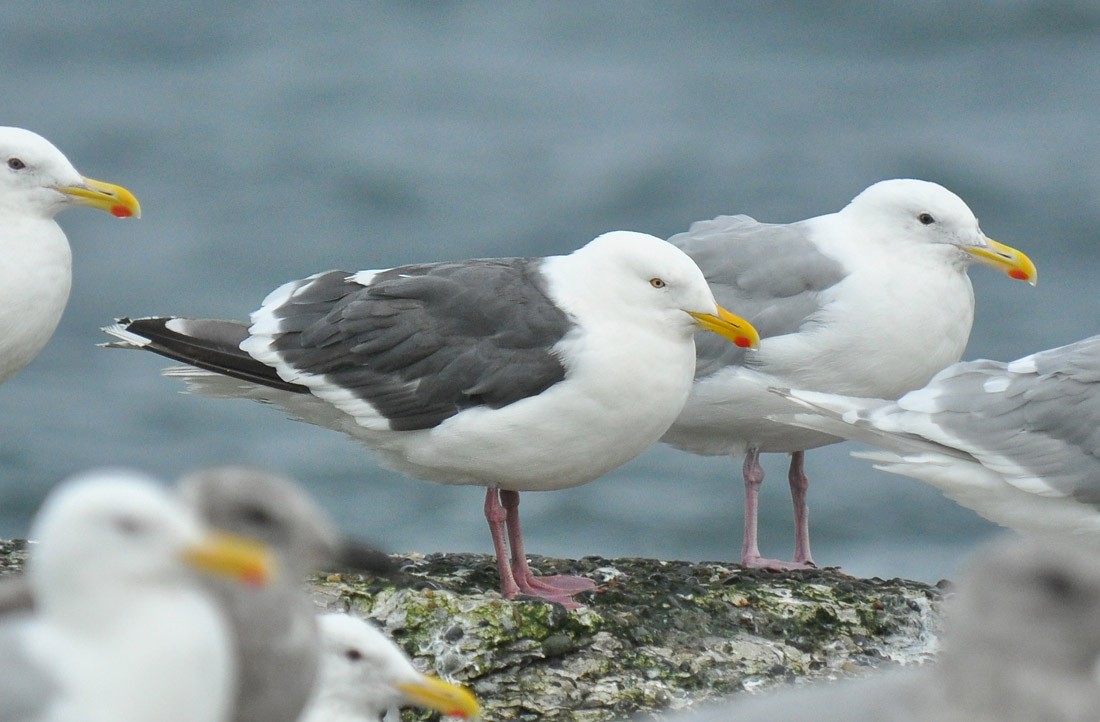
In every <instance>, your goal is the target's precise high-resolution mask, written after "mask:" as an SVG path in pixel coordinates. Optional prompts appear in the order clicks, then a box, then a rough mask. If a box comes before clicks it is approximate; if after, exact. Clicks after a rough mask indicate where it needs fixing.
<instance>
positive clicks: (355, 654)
mask: <svg viewBox="0 0 1100 722" xmlns="http://www.w3.org/2000/svg"><path fill="white" fill-rule="evenodd" d="M344 656H345V657H347V658H348V659H350V660H351V661H352V662H358V661H359V660H361V659H362V658H363V653H362V652H360V651H359V650H358V649H349V650H347V651H345V652H344Z"/></svg>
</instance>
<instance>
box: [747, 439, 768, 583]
mask: <svg viewBox="0 0 1100 722" xmlns="http://www.w3.org/2000/svg"><path fill="white" fill-rule="evenodd" d="M741 472H742V475H743V476H744V477H745V534H744V538H743V539H742V541H741V563H742V564H744V565H745V566H746V567H752V566H758V565H759V562H760V561H761V559H760V545H759V543H758V542H757V538H756V524H757V515H758V512H759V509H760V485H761V484H762V483H763V482H764V469H763V468H761V466H760V452H759V451H757V450H756V449H749V450H748V453H746V454H745V463H744V464H743V465H742V467H741Z"/></svg>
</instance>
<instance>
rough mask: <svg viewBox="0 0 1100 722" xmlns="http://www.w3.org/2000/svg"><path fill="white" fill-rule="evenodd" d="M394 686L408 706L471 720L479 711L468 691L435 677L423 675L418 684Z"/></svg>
mask: <svg viewBox="0 0 1100 722" xmlns="http://www.w3.org/2000/svg"><path fill="white" fill-rule="evenodd" d="M395 686H396V687H397V689H399V690H401V693H402V694H404V695H405V699H406V700H408V702H409V704H414V705H416V706H418V707H425V708H427V709H431V710H435V711H436V712H439V713H440V714H443V715H446V716H448V717H462V718H463V719H467V718H473V717H477V715H478V713H479V712H480V711H481V708H480V707H479V706H478V704H477V698H476V697H474V695H473V693H472V692H470V690H468V689H466V688H465V687H459V686H458V685H457V684H450V683H448V682H444V681H443V680H441V679H437V678H436V677H429V676H427V675H425V676H424V677H421V678H420V680H419V681H418V682H402V683H400V684H397V685H395Z"/></svg>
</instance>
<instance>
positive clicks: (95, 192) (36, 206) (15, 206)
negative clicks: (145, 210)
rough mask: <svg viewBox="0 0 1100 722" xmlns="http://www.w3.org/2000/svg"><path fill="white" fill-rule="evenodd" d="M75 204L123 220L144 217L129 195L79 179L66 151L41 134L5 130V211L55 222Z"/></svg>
mask: <svg viewBox="0 0 1100 722" xmlns="http://www.w3.org/2000/svg"><path fill="white" fill-rule="evenodd" d="M74 204H75V205H84V206H90V207H92V208H97V209H99V210H102V211H106V212H108V213H110V214H111V215H114V216H117V217H119V218H130V217H133V218H138V217H140V216H141V206H140V205H139V204H138V201H137V199H136V198H135V197H134V194H133V193H131V192H130V191H128V190H126V189H125V188H123V187H122V186H117V185H114V184H113V183H105V182H103V181H98V180H95V179H93V178H85V177H84V176H82V175H80V173H79V172H77V170H76V168H74V167H73V164H72V163H70V162H69V159H68V158H66V157H65V155H64V154H63V153H62V152H61V151H59V150H58V149H57V148H56V147H55V146H54V145H53V144H52V143H50V141H48V140H46V139H45V138H43V137H42V136H40V135H38V134H37V133H32V132H31V131H29V130H24V129H23V128H11V127H0V210H2V211H6V212H8V213H18V214H21V215H37V216H39V217H45V218H52V217H53V216H54V215H56V214H57V213H58V212H59V211H61V210H63V209H64V208H66V207H68V206H71V205H74Z"/></svg>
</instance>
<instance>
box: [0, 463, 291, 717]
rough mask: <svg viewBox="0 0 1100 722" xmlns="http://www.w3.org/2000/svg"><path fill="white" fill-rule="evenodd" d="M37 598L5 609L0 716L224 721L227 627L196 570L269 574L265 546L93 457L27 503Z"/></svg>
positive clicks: (229, 652)
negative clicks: (38, 502) (90, 465)
mask: <svg viewBox="0 0 1100 722" xmlns="http://www.w3.org/2000/svg"><path fill="white" fill-rule="evenodd" d="M31 536H32V538H34V539H35V540H37V542H38V544H36V545H34V546H33V547H32V548H31V553H30V557H29V559H28V561H27V575H28V579H29V582H30V585H31V588H32V590H33V593H34V600H35V605H34V609H33V611H30V610H20V611H16V612H10V613H6V614H4V615H3V616H2V617H0V680H2V681H0V719H3V720H21V721H24V722H47V721H49V722H54V721H56V720H65V721H68V720H73V721H76V720H80V721H81V722H221V721H222V720H224V719H226V715H227V713H228V712H229V710H230V708H231V703H232V695H233V692H234V689H235V675H234V668H233V664H232V656H233V646H232V637H231V635H230V630H229V627H228V625H227V622H226V620H225V619H224V617H223V616H222V614H221V613H220V611H219V610H218V607H217V604H216V602H215V600H214V599H212V598H211V597H210V595H209V594H208V593H207V592H206V591H205V589H203V588H202V586H201V585H200V584H199V582H198V579H197V578H196V576H195V574H194V573H193V572H194V571H195V570H200V571H204V572H206V573H211V574H219V575H223V576H228V577H232V578H235V579H237V580H239V581H241V582H243V583H248V584H263V583H266V581H267V580H268V579H270V578H271V575H272V573H273V571H274V567H273V562H272V560H271V559H270V558H269V556H268V555H267V553H266V551H265V550H264V548H263V547H262V546H261V545H259V544H257V543H255V542H251V541H246V540H243V539H240V538H238V537H232V536H230V535H227V534H220V535H214V534H212V533H210V532H206V531H204V530H203V528H202V526H201V525H200V523H199V522H198V521H197V519H195V518H194V516H193V515H192V514H190V512H189V511H188V510H187V509H186V508H185V507H183V506H182V505H181V504H180V503H179V502H178V500H177V499H176V498H175V497H174V496H173V495H172V494H171V493H170V492H169V491H168V490H167V489H165V488H162V487H160V486H159V485H158V484H156V482H155V480H152V479H150V478H149V477H146V476H144V475H140V474H137V473H135V472H129V471H125V470H118V469H115V470H102V471H98V472H90V473H88V474H86V475H83V476H79V477H76V478H74V479H72V480H69V481H67V482H66V483H64V484H62V485H60V486H59V487H58V488H57V489H55V490H54V491H53V492H51V494H50V495H49V497H47V499H46V501H45V503H44V504H43V506H42V508H41V510H40V511H39V512H38V514H37V515H36V517H35V520H34V522H33V524H32V528H31Z"/></svg>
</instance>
